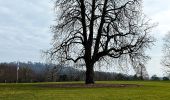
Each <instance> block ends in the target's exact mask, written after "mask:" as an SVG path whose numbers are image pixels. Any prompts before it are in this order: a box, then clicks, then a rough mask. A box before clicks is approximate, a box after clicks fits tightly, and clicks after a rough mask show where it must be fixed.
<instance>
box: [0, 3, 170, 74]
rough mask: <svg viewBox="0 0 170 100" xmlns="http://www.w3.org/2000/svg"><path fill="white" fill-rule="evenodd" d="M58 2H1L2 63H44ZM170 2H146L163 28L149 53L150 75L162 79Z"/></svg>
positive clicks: (156, 31) (146, 9)
mask: <svg viewBox="0 0 170 100" xmlns="http://www.w3.org/2000/svg"><path fill="white" fill-rule="evenodd" d="M53 1H54V0H0V62H11V61H24V62H27V61H34V62H43V59H42V58H41V50H47V49H49V48H50V42H51V37H52V33H51V32H50V28H49V27H50V25H52V23H53V22H54V13H53ZM169 4H170V0H164V1H163V0H144V2H143V12H144V13H145V14H146V15H147V16H148V17H149V18H150V19H152V22H155V23H159V25H158V26H157V27H156V28H155V29H154V30H153V31H152V33H151V34H153V35H154V36H155V38H156V39H157V42H156V43H155V46H153V47H152V49H150V50H148V51H147V53H148V54H149V55H150V56H151V58H152V59H151V60H150V61H149V62H148V64H147V69H148V72H149V74H150V75H153V74H157V75H161V76H162V72H163V71H162V66H161V65H160V59H161V57H162V51H161V50H162V38H163V37H164V35H165V34H167V32H168V31H169V29H168V27H169V26H170V6H169Z"/></svg>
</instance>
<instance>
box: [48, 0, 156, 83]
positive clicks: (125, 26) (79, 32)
mask: <svg viewBox="0 0 170 100" xmlns="http://www.w3.org/2000/svg"><path fill="white" fill-rule="evenodd" d="M55 4H56V6H55V8H56V13H57V16H56V17H57V19H56V25H55V26H53V27H52V29H53V33H54V37H53V47H52V48H51V49H50V50H49V52H50V54H51V57H52V58H53V59H59V58H60V59H62V61H73V62H75V63H77V62H79V61H81V62H82V61H84V64H85V66H86V80H85V83H86V84H93V83H94V79H93V78H94V66H95V63H96V62H98V61H103V60H106V59H118V58H121V57H125V56H126V57H128V58H129V59H131V60H132V61H136V59H138V60H139V59H142V58H145V57H146V56H145V53H144V50H145V48H148V47H149V46H150V44H151V43H152V42H153V40H152V37H151V36H150V35H149V34H148V33H149V31H150V29H151V28H152V26H150V25H149V21H148V20H146V17H144V16H143V14H142V0H57V1H56V2H55Z"/></svg>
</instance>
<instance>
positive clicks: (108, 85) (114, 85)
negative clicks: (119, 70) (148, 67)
mask: <svg viewBox="0 0 170 100" xmlns="http://www.w3.org/2000/svg"><path fill="white" fill-rule="evenodd" d="M39 86H40V87H48V88H105V87H108V88H123V87H140V86H142V85H137V84H83V83H79V84H42V85H39Z"/></svg>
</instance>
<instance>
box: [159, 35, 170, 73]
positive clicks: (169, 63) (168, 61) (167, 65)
mask: <svg viewBox="0 0 170 100" xmlns="http://www.w3.org/2000/svg"><path fill="white" fill-rule="evenodd" d="M163 40H164V45H163V53H164V56H163V58H162V61H161V64H162V65H163V66H164V70H165V72H166V73H167V74H169V72H170V32H169V33H168V34H167V35H166V36H165V38H164V39H163Z"/></svg>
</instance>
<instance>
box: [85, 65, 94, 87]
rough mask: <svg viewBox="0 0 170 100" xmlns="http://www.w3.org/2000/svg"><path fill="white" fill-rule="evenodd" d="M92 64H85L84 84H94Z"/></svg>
mask: <svg viewBox="0 0 170 100" xmlns="http://www.w3.org/2000/svg"><path fill="white" fill-rule="evenodd" d="M93 66H94V65H93V64H86V84H94V69H93Z"/></svg>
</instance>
